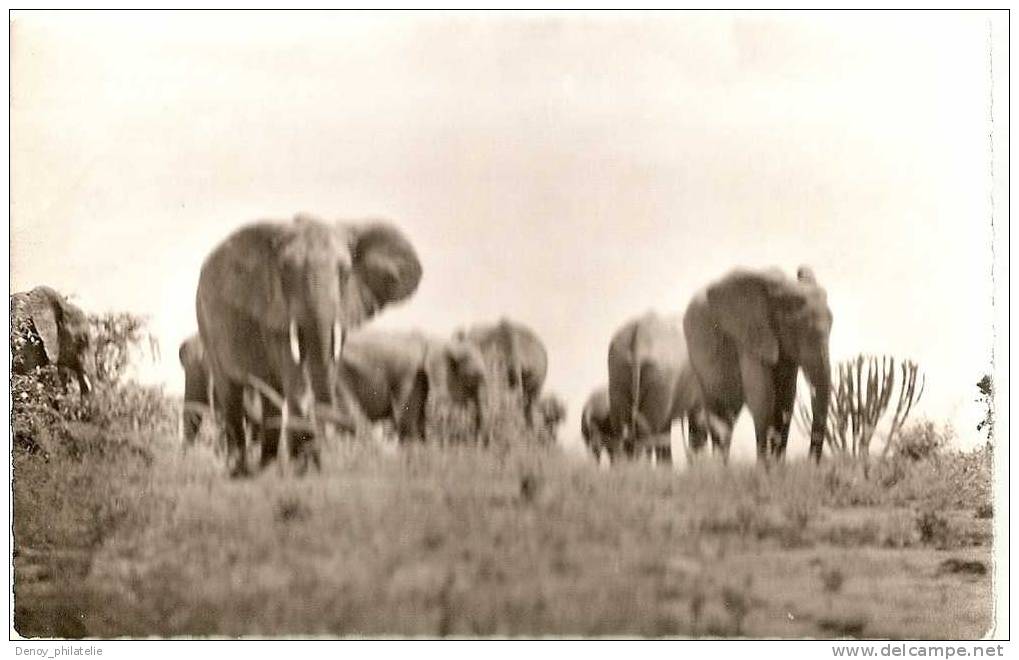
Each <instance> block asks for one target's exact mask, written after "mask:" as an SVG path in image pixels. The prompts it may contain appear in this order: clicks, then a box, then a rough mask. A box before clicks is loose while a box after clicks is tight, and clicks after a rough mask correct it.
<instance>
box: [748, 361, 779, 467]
mask: <svg viewBox="0 0 1019 660" xmlns="http://www.w3.org/2000/svg"><path fill="white" fill-rule="evenodd" d="M739 367H740V377H741V379H742V382H743V397H744V399H745V400H746V405H747V408H749V409H750V414H751V416H752V417H753V418H754V434H755V435H756V437H757V460H758V461H759V462H767V461H768V458H769V451H768V445H769V440H770V438H771V437H772V435H773V434H774V433H776V432H777V428H774V427H775V419H774V413H775V389H774V377H773V375H772V373H771V372H772V369H771V368H769V367H768V366H766V365H764V364H762V363H761V362H760V361H759V360H757V359H756V358H754V357H751V356H747V355H742V356H740V361H739Z"/></svg>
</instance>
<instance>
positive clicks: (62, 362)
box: [11, 286, 96, 394]
mask: <svg viewBox="0 0 1019 660" xmlns="http://www.w3.org/2000/svg"><path fill="white" fill-rule="evenodd" d="M11 312H12V319H14V320H15V321H17V320H19V319H28V320H30V321H31V325H32V328H31V329H30V330H29V329H27V328H26V329H25V330H28V333H27V336H24V337H23V338H24V339H26V341H24V342H19V343H18V345H17V346H15V344H14V343H13V342H12V344H11V350H12V352H13V354H12V356H11V357H12V370H13V372H14V373H16V374H27V373H29V372H30V371H32V369H34V368H36V367H45V366H47V365H50V364H52V365H56V366H57V367H65V368H67V369H69V370H71V371H72V372H73V373H74V375H75V377H76V378H77V380H78V386H79V388H80V389H81V393H82V394H88V393H90V392H91V391H92V381H91V376H94V375H95V372H96V365H95V351H94V347H93V345H92V344H93V341H92V332H91V330H90V328H89V322H88V317H87V316H86V315H85V313H84V312H83V311H81V309H79V308H78V307H77V306H76V305H73V304H71V303H70V302H68V301H67V299H66V298H64V297H63V296H62V295H60V294H59V293H57V292H56V291H54V290H53V289H51V288H50V287H48V286H37V287H35V288H34V289H32V290H31V291H27V292H22V293H15V294H12V295H11ZM11 330H12V337H13V334H14V332H16V331H17V329H16V328H12V329H11ZM32 331H34V335H35V336H32Z"/></svg>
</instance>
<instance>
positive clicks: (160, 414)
mask: <svg viewBox="0 0 1019 660" xmlns="http://www.w3.org/2000/svg"><path fill="white" fill-rule="evenodd" d="M89 321H90V323H91V324H92V329H93V349H94V350H95V351H96V353H95V357H96V370H97V372H96V373H95V374H94V376H95V378H94V381H95V382H94V389H93V392H92V394H91V395H90V396H87V397H84V396H81V393H80V392H79V391H78V389H77V385H72V384H71V383H73V382H74V379H65V378H63V376H62V374H61V373H60V370H59V368H58V367H55V366H53V365H50V366H46V367H39V368H36V369H34V370H33V371H32V372H31V373H29V374H26V375H19V374H14V375H13V376H12V378H11V400H12V412H13V415H12V417H13V420H12V425H13V427H14V444H15V447H16V448H18V449H21V450H24V451H27V452H28V453H39V452H42V454H43V455H44V456H48V455H49V453H50V452H51V451H52V450H54V449H55V448H57V447H65V448H67V449H68V450H69V452H70V453H71V454H72V455H80V454H81V452H83V451H88V449H87V448H88V447H91V446H92V444H93V442H94V441H96V438H97V434H96V433H94V432H91V431H85V430H83V428H82V425H90V426H93V427H98V428H100V429H102V430H103V431H104V432H105V435H106V436H108V437H113V436H116V435H117V434H118V433H121V432H123V433H127V432H138V431H141V430H154V431H160V432H169V433H173V432H174V428H175V425H176V419H177V405H176V404H175V403H173V402H171V401H170V400H169V399H168V398H167V397H166V396H165V394H164V393H163V391H162V388H158V387H148V386H143V385H140V384H138V383H135V382H126V383H121V382H120V380H121V377H122V376H123V373H124V371H125V369H126V367H127V365H128V364H129V361H130V357H131V356H132V355H136V354H138V353H139V352H144V351H143V349H144V348H146V345H145V342H146V341H147V342H148V344H147V349H148V351H149V352H150V353H151V354H152V355H155V354H156V353H157V351H158V347H157V346H156V344H155V342H154V340H152V339H151V336H150V335H149V334H148V332H147V331H146V330H145V320H144V319H143V318H141V317H137V316H134V315H132V314H128V313H124V312H121V313H108V314H103V315H93V316H90V317H89ZM12 328H13V331H12V335H11V345H12V347H17V346H18V345H19V344H20V343H23V342H26V341H33V337H34V333H32V332H29V331H28V330H30V328H31V326H30V325H26V323H25V319H24V318H18V315H17V314H15V318H14V319H13V324H12ZM36 339H37V338H36ZM99 435H103V434H99ZM92 449H95V448H94V447H92Z"/></svg>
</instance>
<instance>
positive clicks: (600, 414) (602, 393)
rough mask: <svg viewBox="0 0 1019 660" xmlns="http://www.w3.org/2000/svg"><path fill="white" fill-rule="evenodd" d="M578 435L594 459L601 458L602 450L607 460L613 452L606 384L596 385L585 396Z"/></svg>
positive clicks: (610, 416) (613, 445)
mask: <svg viewBox="0 0 1019 660" xmlns="http://www.w3.org/2000/svg"><path fill="white" fill-rule="evenodd" d="M580 435H581V436H582V437H583V438H584V445H585V446H587V448H588V450H590V452H591V454H593V455H594V459H595V460H596V461H599V460H601V455H602V452H603V451H604V452H605V453H606V454H607V455H608V457H609V460H610V461H611V460H612V456H613V453H614V452H615V444H614V443H613V441H612V438H613V432H612V415H611V408H610V407H609V388H608V385H602V386H601V387H598V388H597V389H595V390H594V391H593V392H591V395H590V396H588V397H587V401H586V402H585V403H584V408H583V410H582V411H581V413H580Z"/></svg>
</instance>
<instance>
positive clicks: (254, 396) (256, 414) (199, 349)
mask: <svg viewBox="0 0 1019 660" xmlns="http://www.w3.org/2000/svg"><path fill="white" fill-rule="evenodd" d="M179 355H180V364H181V366H182V367H184V406H183V409H182V410H181V420H180V440H181V446H182V447H183V448H184V449H187V448H189V447H191V446H193V445H194V443H195V436H197V435H198V429H199V428H201V425H202V420H203V419H204V418H205V416H206V414H209V413H211V412H212V405H213V400H214V395H213V389H214V388H213V383H212V376H211V374H210V373H209V365H208V363H207V362H206V361H205V347H204V346H203V345H202V338H201V337H200V336H198V335H197V334H193V335H191V336H190V337H188V338H187V339H185V340H184V341H183V342H181V345H180V350H179ZM244 418H245V422H246V424H247V429H246V432H245V441H246V442H247V441H248V440H252V441H259V440H260V438H261V424H262V399H261V395H259V393H258V390H256V389H255V388H253V387H245V388H244Z"/></svg>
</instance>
